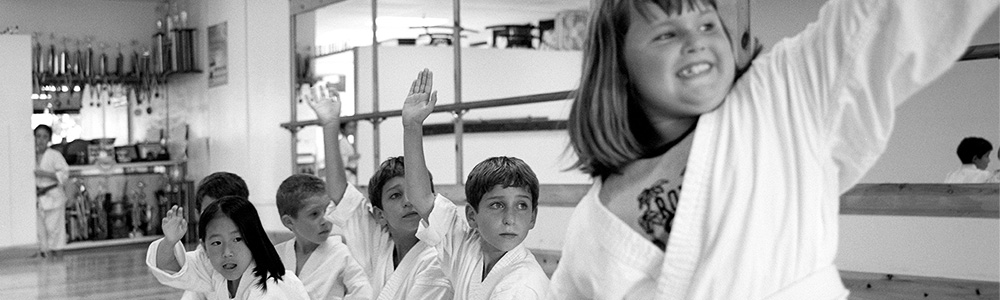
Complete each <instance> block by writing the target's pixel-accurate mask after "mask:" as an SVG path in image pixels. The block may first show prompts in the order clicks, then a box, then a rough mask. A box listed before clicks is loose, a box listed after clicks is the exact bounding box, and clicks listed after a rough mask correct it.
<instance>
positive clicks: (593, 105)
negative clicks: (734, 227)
mask: <svg viewBox="0 0 1000 300" xmlns="http://www.w3.org/2000/svg"><path fill="white" fill-rule="evenodd" d="M644 3H653V4H655V5H657V6H659V7H660V8H661V9H663V11H664V12H666V13H667V14H670V15H672V14H678V13H681V12H683V11H684V10H685V9H691V8H694V7H697V6H698V4H702V5H706V6H711V7H713V8H716V7H717V5H716V3H715V0H608V1H599V2H595V4H594V7H591V14H590V18H589V21H588V22H589V23H588V24H587V36H586V40H585V42H584V47H583V64H582V66H583V67H582V71H581V73H580V85H579V88H578V89H577V91H576V93H575V94H574V96H573V97H574V101H573V105H572V108H571V110H570V114H569V120H568V131H569V137H570V147H571V148H572V149H573V151H574V152H575V153H576V156H577V157H578V159H577V161H576V162H575V163H574V164H573V166H572V167H570V168H578V169H580V170H582V171H584V172H586V173H588V174H590V175H591V176H595V177H596V176H606V175H610V174H612V173H617V172H618V171H619V170H620V169H621V168H622V167H623V166H625V165H626V164H628V163H630V162H632V161H635V160H636V159H638V158H640V157H643V156H645V155H647V154H648V153H649V152H651V151H655V149H652V147H650V145H645V144H644V143H643V142H642V141H643V139H641V138H640V136H639V134H640V133H643V132H648V131H650V130H652V129H651V128H649V127H650V125H649V124H648V123H649V121H648V120H647V118H646V116H645V114H644V113H643V112H642V110H641V108H640V107H639V101H638V100H639V96H638V94H637V92H635V91H634V88H633V87H632V86H631V85H630V84H629V82H630V80H629V76H628V70H627V69H626V65H625V59H624V56H623V54H622V53H623V50H624V48H625V34H626V33H628V29H629V26H630V25H631V24H630V21H631V14H632V12H631V10H632V9H635V10H636V11H638V12H639V13H640V14H642V15H643V16H644V17H647V15H648V11H647V8H646V7H644V6H643V5H642V4H644ZM722 25H723V26H722V28H723V30H724V31H725V33H726V36H728V37H729V38H730V41H733V37H732V36H730V33H729V30H728V29H727V28H726V26H725V23H723V24H722ZM734 44H735V43H734ZM733 49H737V48H735V47H734V48H733ZM762 49H763V47H761V46H760V45H759V44H756V45H755V46H753V50H752V54H751V59H750V60H751V61H752V60H753V58H756V57H757V55H758V54H760V52H761V50H762ZM733 57H734V58H736V57H737V55H736V54H734V55H733ZM749 68H750V65H749V64H747V65H745V66H740V65H737V66H736V72H735V76H734V78H733V80H734V82H735V80H737V79H739V78H740V76H741V75H742V74H743V73H744V72H746V70H747V69H749Z"/></svg>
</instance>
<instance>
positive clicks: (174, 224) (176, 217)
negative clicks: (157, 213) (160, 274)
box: [156, 205, 187, 273]
mask: <svg viewBox="0 0 1000 300" xmlns="http://www.w3.org/2000/svg"><path fill="white" fill-rule="evenodd" d="M162 227H163V241H162V242H160V245H159V246H157V247H156V267H157V268H159V269H161V270H164V271H170V272H175V273H176V272H179V271H180V270H181V264H180V263H179V262H177V258H176V257H174V245H176V244H177V242H179V241H180V240H181V238H182V237H184V234H185V233H187V220H184V208H181V207H177V206H176V205H174V207H172V208H170V210H169V211H167V216H166V217H164V218H163V225H162Z"/></svg>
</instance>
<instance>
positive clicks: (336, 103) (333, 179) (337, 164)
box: [299, 84, 347, 205]
mask: <svg viewBox="0 0 1000 300" xmlns="http://www.w3.org/2000/svg"><path fill="white" fill-rule="evenodd" d="M299 96H300V97H302V98H303V99H304V100H305V102H307V103H309V107H312V109H313V111H315V112H316V118H317V119H319V123H320V126H322V127H323V153H324V155H325V156H326V159H325V161H326V171H325V172H326V192H327V193H328V194H330V198H331V199H332V200H333V204H334V205H338V204H340V200H341V199H342V198H343V197H344V190H346V189H347V176H346V175H345V174H344V161H343V159H342V158H341V157H340V143H339V141H340V140H339V136H340V105H341V103H340V94H338V93H337V91H336V90H333V89H328V88H327V87H325V86H321V85H316V86H313V87H312V88H311V89H310V87H309V85H308V84H303V85H302V87H301V88H300V89H299Z"/></svg>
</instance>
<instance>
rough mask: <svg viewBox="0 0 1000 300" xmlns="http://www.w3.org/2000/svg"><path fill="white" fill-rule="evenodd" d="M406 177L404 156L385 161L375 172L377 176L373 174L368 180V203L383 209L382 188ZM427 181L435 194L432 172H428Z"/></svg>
mask: <svg viewBox="0 0 1000 300" xmlns="http://www.w3.org/2000/svg"><path fill="white" fill-rule="evenodd" d="M405 175H406V172H405V168H404V165H403V157H402V156H396V157H390V158H388V159H386V160H385V161H383V162H382V164H381V165H379V166H378V170H376V171H375V174H372V178H371V179H369V180H368V201H371V202H372V205H374V206H375V207H378V209H382V187H384V186H385V184H386V183H387V182H389V180H390V179H393V178H395V177H403V176H405ZM427 179H429V180H430V181H431V193H433V192H434V176H431V174H430V171H428V172H427Z"/></svg>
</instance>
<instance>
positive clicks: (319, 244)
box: [274, 174, 374, 299]
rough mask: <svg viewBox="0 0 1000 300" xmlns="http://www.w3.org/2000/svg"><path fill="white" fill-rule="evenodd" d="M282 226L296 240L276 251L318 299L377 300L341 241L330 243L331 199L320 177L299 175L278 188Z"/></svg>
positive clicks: (335, 238)
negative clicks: (289, 231) (327, 212)
mask: <svg viewBox="0 0 1000 300" xmlns="http://www.w3.org/2000/svg"><path fill="white" fill-rule="evenodd" d="M276 203H277V206H278V213H279V214H280V215H281V223H282V224H284V225H285V227H287V228H288V230H291V231H292V233H294V234H295V238H293V239H291V240H289V241H286V242H283V243H281V244H278V245H275V246H274V248H275V250H277V251H278V256H280V257H281V261H282V262H284V263H286V264H288V268H289V269H291V268H292V266H295V275H297V276H298V277H299V279H300V280H302V284H304V285H305V287H306V291H308V292H309V297H311V298H312V299H372V298H373V297H374V295H373V292H372V286H371V284H370V283H369V282H368V276H367V275H365V272H364V270H362V269H361V266H360V265H358V263H357V262H356V261H355V260H354V257H352V256H351V253H350V251H349V250H348V249H347V246H346V245H344V243H342V242H341V241H340V237H339V236H334V237H330V232H331V229H332V227H333V226H332V225H331V223H330V221H329V220H327V219H326V217H325V216H326V209H327V206H328V205H329V204H330V196H329V195H328V194H327V192H326V187H325V183H324V182H323V180H322V179H319V177H316V176H313V175H307V174H295V175H292V176H290V177H288V179H285V181H283V182H281V186H279V187H278V195H277V201H276Z"/></svg>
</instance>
